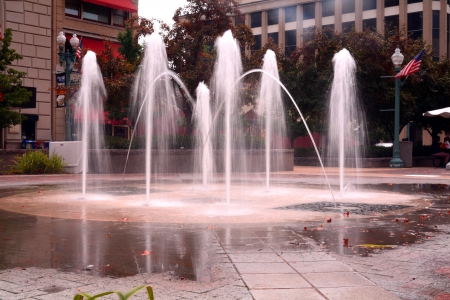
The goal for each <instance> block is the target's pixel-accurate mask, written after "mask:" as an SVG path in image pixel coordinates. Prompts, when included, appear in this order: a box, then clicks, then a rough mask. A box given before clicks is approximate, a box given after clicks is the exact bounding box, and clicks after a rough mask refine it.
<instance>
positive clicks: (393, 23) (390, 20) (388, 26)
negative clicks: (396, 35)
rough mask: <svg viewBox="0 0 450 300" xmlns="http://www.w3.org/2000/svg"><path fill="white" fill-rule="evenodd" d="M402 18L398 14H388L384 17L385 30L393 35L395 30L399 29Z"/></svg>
mask: <svg viewBox="0 0 450 300" xmlns="http://www.w3.org/2000/svg"><path fill="white" fill-rule="evenodd" d="M399 23H400V20H399V18H398V15H395V16H388V17H385V18H384V31H385V32H386V33H387V34H388V35H391V34H392V32H393V31H394V30H398V28H399Z"/></svg>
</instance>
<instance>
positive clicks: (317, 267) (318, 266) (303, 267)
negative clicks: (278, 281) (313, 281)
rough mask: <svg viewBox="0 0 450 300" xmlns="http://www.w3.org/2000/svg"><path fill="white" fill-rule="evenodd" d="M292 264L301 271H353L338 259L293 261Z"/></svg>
mask: <svg viewBox="0 0 450 300" xmlns="http://www.w3.org/2000/svg"><path fill="white" fill-rule="evenodd" d="M291 266H292V267H293V268H294V269H296V270H297V271H298V272H299V273H312V272H341V271H342V272H344V271H352V269H351V268H349V267H347V266H346V265H344V264H343V263H341V262H338V261H303V262H294V263H291Z"/></svg>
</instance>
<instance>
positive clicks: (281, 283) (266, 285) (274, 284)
mask: <svg viewBox="0 0 450 300" xmlns="http://www.w3.org/2000/svg"><path fill="white" fill-rule="evenodd" d="M242 279H243V280H244V282H245V284H246V285H247V286H248V287H249V288H250V289H276V288H278V289H295V288H308V287H311V285H310V284H309V283H308V282H307V281H306V280H305V279H304V278H303V277H302V276H300V275H299V274H242Z"/></svg>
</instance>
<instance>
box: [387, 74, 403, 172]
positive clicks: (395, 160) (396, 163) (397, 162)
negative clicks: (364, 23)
mask: <svg viewBox="0 0 450 300" xmlns="http://www.w3.org/2000/svg"><path fill="white" fill-rule="evenodd" d="M400 70H401V69H400V67H397V66H396V67H395V74H398V72H400ZM394 110H395V118H394V152H393V154H392V160H391V161H390V164H389V166H390V167H391V168H403V161H402V160H401V158H400V143H399V134H400V125H399V123H400V78H396V79H395V109H394Z"/></svg>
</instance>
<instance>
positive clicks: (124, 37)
mask: <svg viewBox="0 0 450 300" xmlns="http://www.w3.org/2000/svg"><path fill="white" fill-rule="evenodd" d="M117 39H118V40H119V43H120V46H119V52H120V54H122V55H123V56H124V57H125V59H126V60H127V61H128V62H130V63H132V64H134V63H136V62H137V61H138V60H139V58H140V56H141V53H142V50H143V49H142V46H141V45H139V44H138V42H137V40H135V39H134V29H133V27H132V23H130V22H129V21H128V20H127V22H125V31H121V32H119V34H118V36H117Z"/></svg>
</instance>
